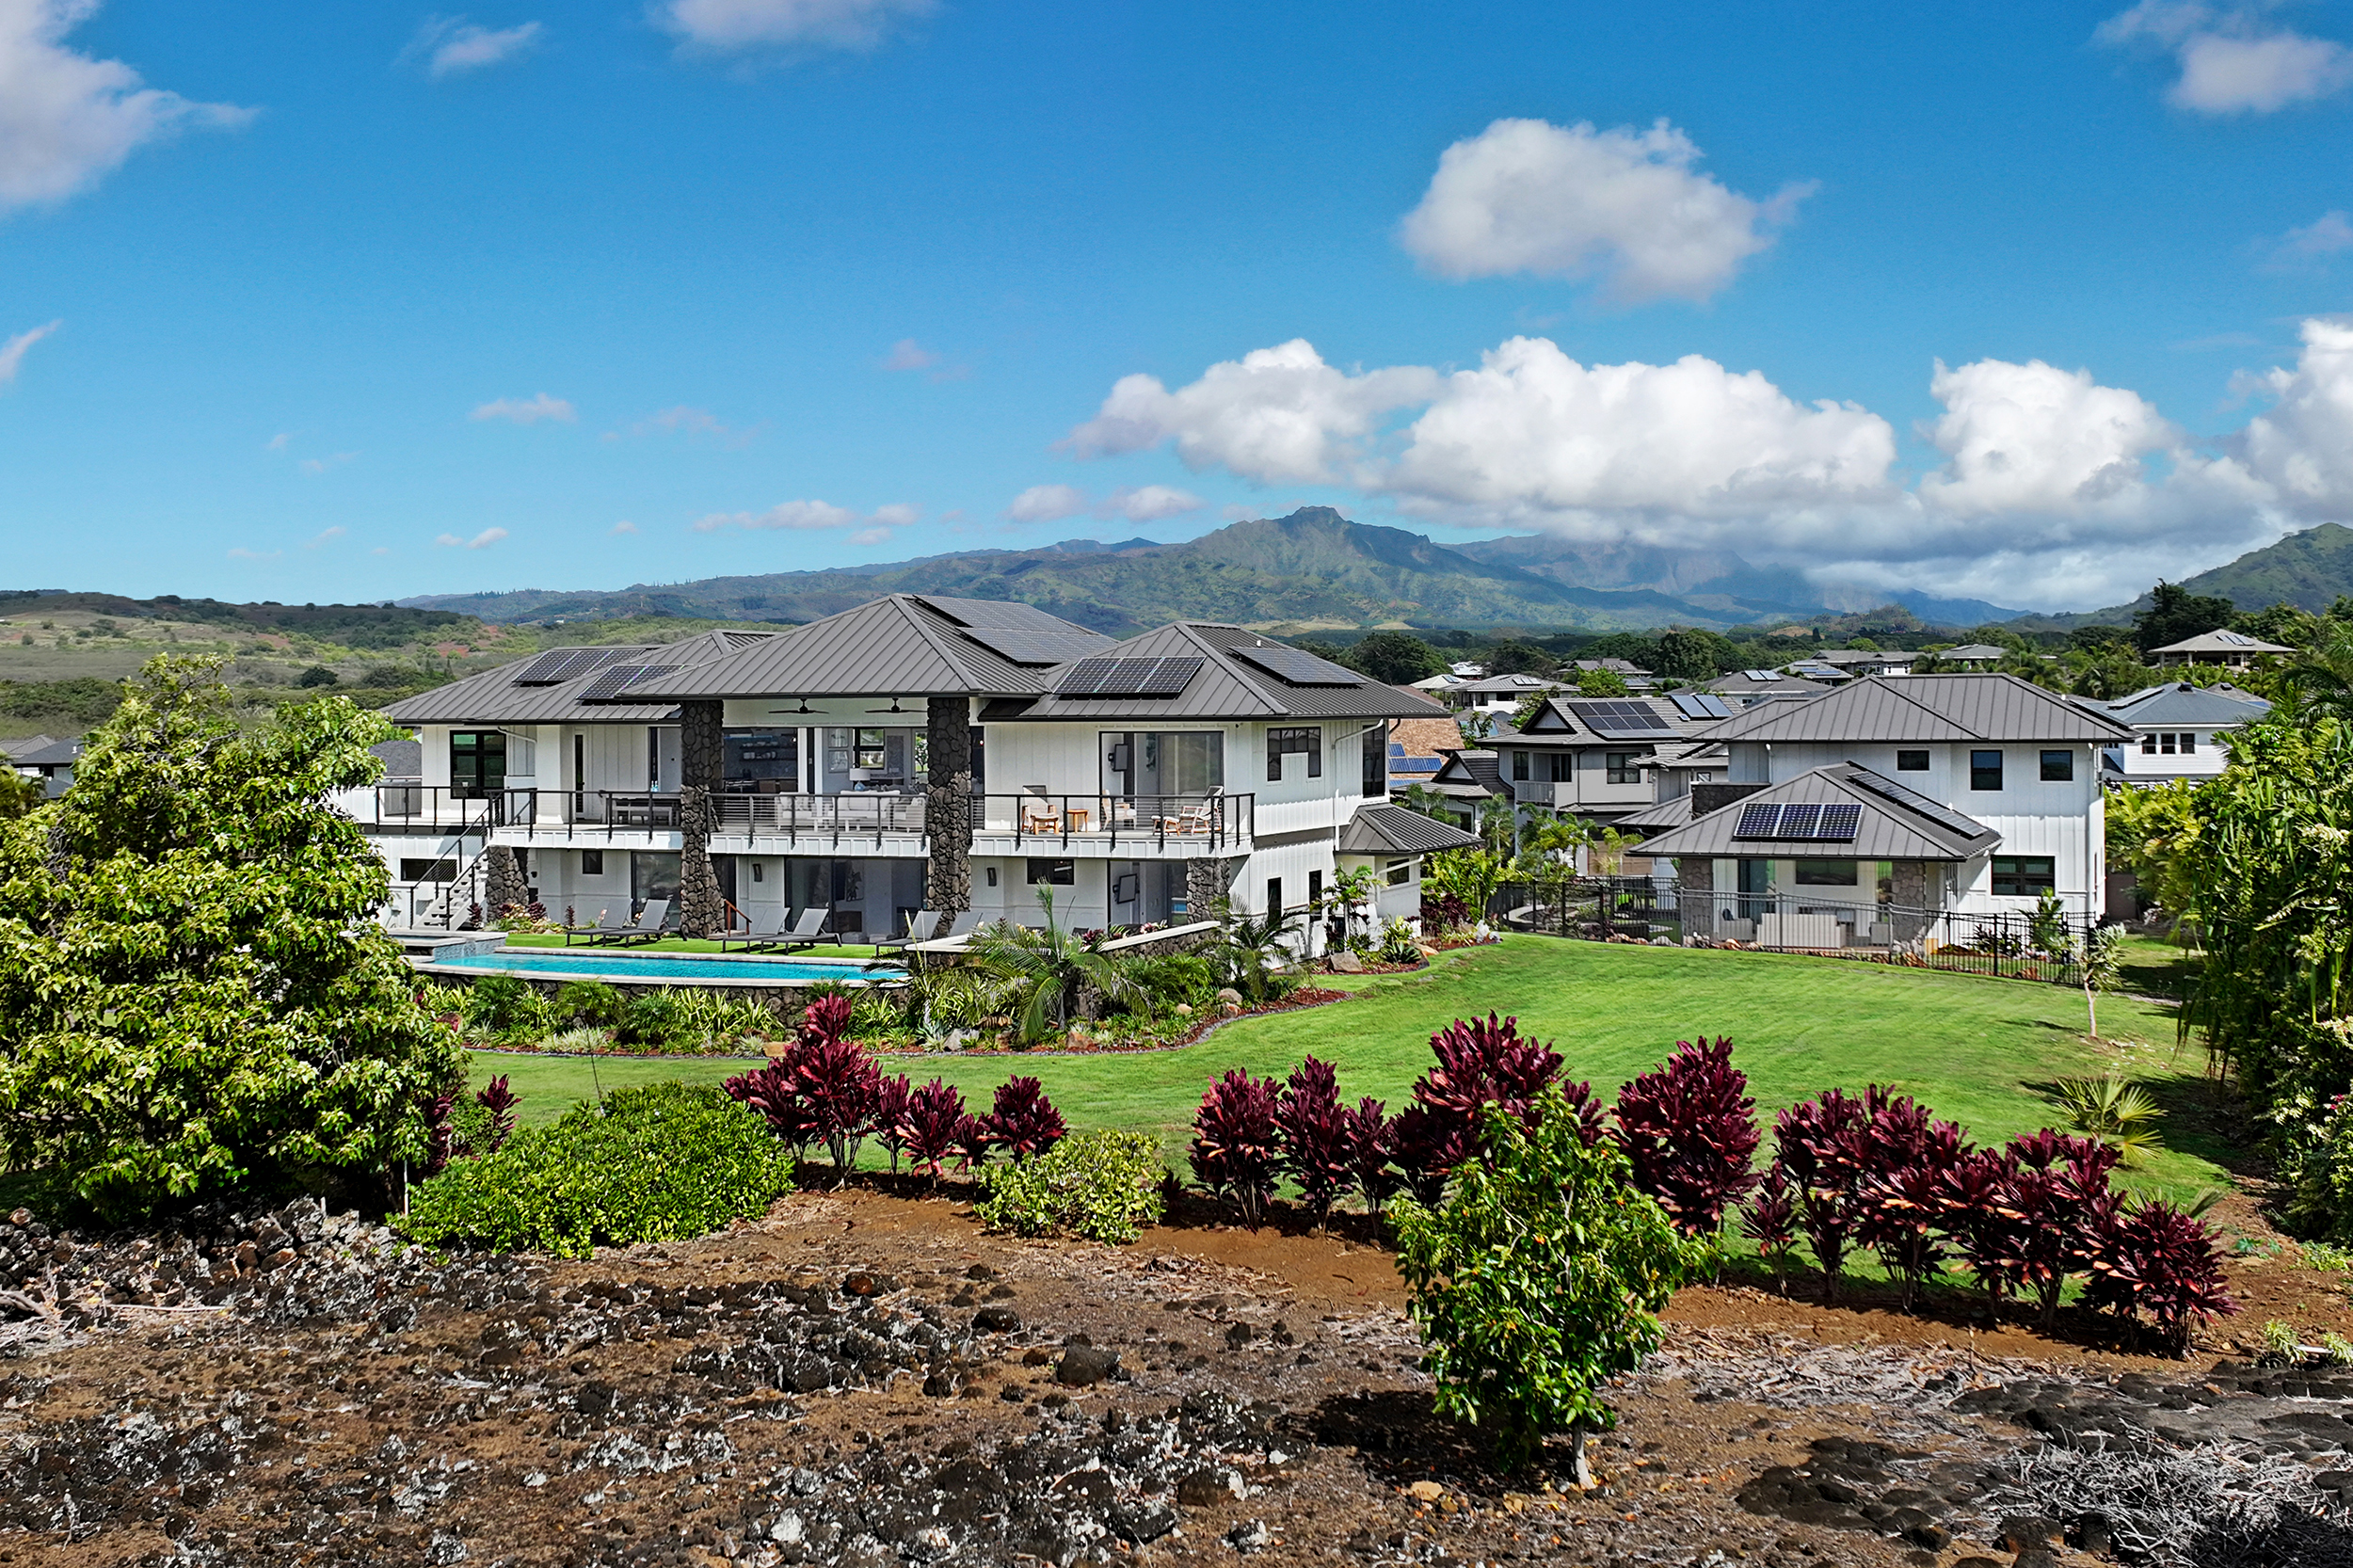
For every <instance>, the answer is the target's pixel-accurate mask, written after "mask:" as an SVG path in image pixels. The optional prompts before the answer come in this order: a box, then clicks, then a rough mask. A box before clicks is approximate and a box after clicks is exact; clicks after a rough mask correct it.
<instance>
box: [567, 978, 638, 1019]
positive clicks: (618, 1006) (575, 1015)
mask: <svg viewBox="0 0 2353 1568" xmlns="http://www.w3.org/2000/svg"><path fill="white" fill-rule="evenodd" d="M627 1007H628V1003H627V1002H626V1001H624V1000H622V997H621V993H620V992H619V991H617V990H616V989H614V988H613V987H612V986H610V985H608V984H605V983H604V982H603V981H601V980H568V981H566V982H565V983H564V985H563V988H562V989H560V990H558V991H557V992H556V993H555V1010H556V1011H557V1012H558V1013H561V1014H563V1015H564V1016H567V1017H568V1018H570V1019H571V1020H572V1021H573V1022H574V1023H576V1024H584V1025H587V1026H589V1027H592V1028H605V1029H610V1028H611V1027H612V1026H614V1025H615V1024H617V1023H619V1022H620V1021H621V1016H622V1014H623V1013H624V1012H625V1011H626V1009H627Z"/></svg>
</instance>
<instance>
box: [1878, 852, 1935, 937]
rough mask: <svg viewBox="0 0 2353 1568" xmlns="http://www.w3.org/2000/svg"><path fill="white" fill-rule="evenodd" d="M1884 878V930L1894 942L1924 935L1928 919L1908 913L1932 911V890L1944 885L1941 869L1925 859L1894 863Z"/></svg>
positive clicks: (1927, 927)
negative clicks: (1886, 878) (1889, 933)
mask: <svg viewBox="0 0 2353 1568" xmlns="http://www.w3.org/2000/svg"><path fill="white" fill-rule="evenodd" d="M1891 872H1892V874H1891V875H1890V876H1889V878H1888V883H1889V886H1888V890H1887V902H1888V904H1890V905H1891V908H1890V909H1889V911H1888V917H1887V920H1888V928H1889V929H1890V930H1891V931H1892V932H1894V933H1895V937H1896V940H1897V941H1898V942H1916V941H1918V940H1919V939H1920V938H1921V937H1922V936H1926V935H1927V934H1928V929H1929V917H1928V916H1927V915H1925V914H1908V913H1906V911H1908V910H1933V909H1934V908H1935V907H1936V905H1935V904H1933V903H1932V902H1931V900H1932V899H1933V898H1934V897H1935V893H1934V889H1935V888H1939V887H1941V886H1942V885H1943V882H1944V875H1943V868H1942V867H1939V866H1936V865H1933V864H1931V863H1930V862H1929V861H1926V860H1898V861H1897V862H1895V864H1894V866H1893V867H1892V868H1891Z"/></svg>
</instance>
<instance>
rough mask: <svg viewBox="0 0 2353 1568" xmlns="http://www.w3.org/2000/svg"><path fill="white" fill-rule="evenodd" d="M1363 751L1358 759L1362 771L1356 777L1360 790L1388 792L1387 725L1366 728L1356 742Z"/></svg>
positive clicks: (1383, 793) (1376, 793)
mask: <svg viewBox="0 0 2353 1568" xmlns="http://www.w3.org/2000/svg"><path fill="white" fill-rule="evenodd" d="M1357 744H1358V746H1359V747H1360V748H1361V749H1362V751H1363V756H1362V757H1361V759H1359V760H1360V762H1361V764H1362V772H1361V774H1360V776H1359V777H1358V783H1359V785H1360V786H1361V792H1363V793H1364V794H1367V795H1386V794H1387V793H1388V792H1389V727H1388V726H1387V725H1383V726H1382V727H1381V728H1378V729H1370V730H1367V731H1366V732H1365V734H1364V735H1363V737H1362V738H1361V739H1359V741H1358V742H1357Z"/></svg>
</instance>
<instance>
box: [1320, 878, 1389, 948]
mask: <svg viewBox="0 0 2353 1568" xmlns="http://www.w3.org/2000/svg"><path fill="white" fill-rule="evenodd" d="M1375 888H1376V883H1375V879H1374V876H1373V871H1372V868H1371V867H1370V866H1355V867H1352V868H1350V869H1349V870H1347V871H1344V872H1335V873H1334V874H1333V877H1332V887H1331V890H1330V891H1329V892H1327V893H1326V894H1325V895H1324V897H1325V898H1326V899H1327V900H1329V901H1330V903H1331V905H1332V907H1334V908H1336V909H1337V910H1338V911H1339V912H1340V920H1341V930H1342V934H1343V935H1352V934H1353V932H1354V930H1355V920H1356V914H1357V911H1358V910H1361V909H1367V908H1369V907H1370V906H1371V904H1372V901H1373V894H1374V891H1375Z"/></svg>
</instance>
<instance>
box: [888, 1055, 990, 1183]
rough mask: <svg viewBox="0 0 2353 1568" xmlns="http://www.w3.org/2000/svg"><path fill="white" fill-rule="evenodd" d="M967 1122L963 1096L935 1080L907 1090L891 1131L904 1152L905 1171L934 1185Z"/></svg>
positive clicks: (951, 1087)
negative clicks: (926, 1177)
mask: <svg viewBox="0 0 2353 1568" xmlns="http://www.w3.org/2000/svg"><path fill="white" fill-rule="evenodd" d="M971 1120H972V1118H971V1117H970V1116H968V1115H967V1114H966V1113H965V1110H964V1096H963V1094H962V1093H961V1092H959V1091H958V1090H957V1089H955V1088H954V1087H953V1086H952V1085H951V1084H949V1083H946V1082H944V1081H942V1080H939V1079H933V1080H931V1081H930V1082H929V1083H926V1084H924V1085H923V1086H922V1087H921V1088H920V1089H910V1090H909V1091H907V1096H906V1101H905V1103H904V1105H903V1106H901V1107H900V1111H899V1125H898V1127H897V1128H896V1130H895V1136H896V1137H897V1138H898V1140H899V1143H900V1144H901V1146H903V1147H904V1149H905V1150H906V1156H907V1168H908V1169H909V1170H910V1171H913V1172H914V1173H915V1174H916V1175H917V1176H930V1177H931V1178H932V1180H933V1181H934V1182H935V1183H936V1182H937V1181H938V1179H939V1175H940V1172H941V1170H942V1169H943V1168H944V1167H945V1166H946V1164H947V1161H948V1157H949V1156H950V1155H952V1154H954V1153H955V1152H956V1150H957V1146H958V1142H959V1139H960V1137H961V1135H962V1133H963V1131H964V1124H965V1123H967V1122H969V1121H971Z"/></svg>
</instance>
